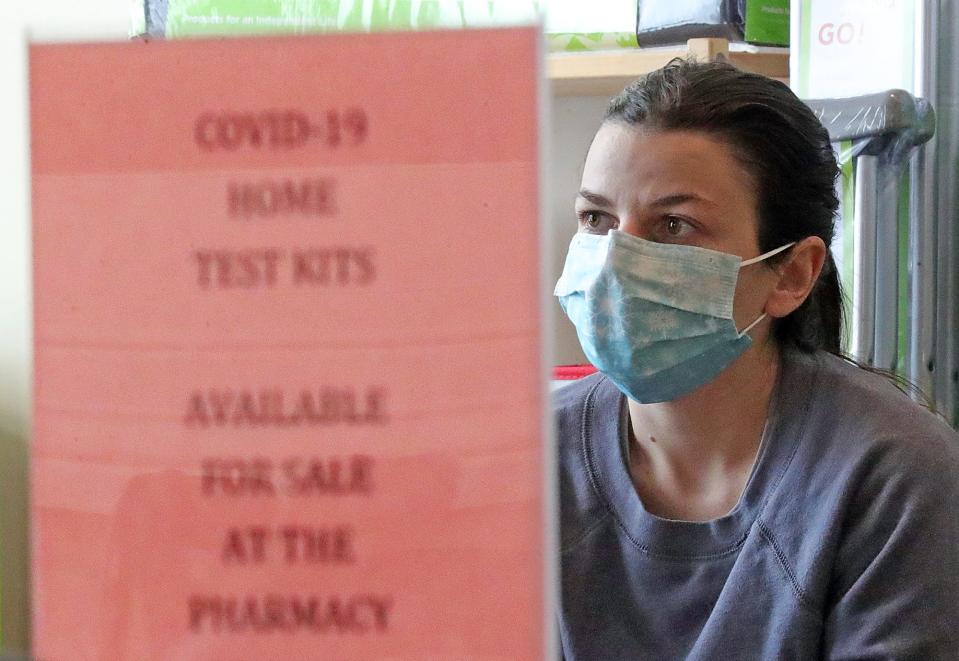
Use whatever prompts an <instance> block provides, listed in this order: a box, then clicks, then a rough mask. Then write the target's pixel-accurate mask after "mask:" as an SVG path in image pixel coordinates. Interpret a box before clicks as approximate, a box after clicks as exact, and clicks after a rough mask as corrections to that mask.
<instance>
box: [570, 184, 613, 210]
mask: <svg viewBox="0 0 959 661" xmlns="http://www.w3.org/2000/svg"><path fill="white" fill-rule="evenodd" d="M576 196H577V197H581V198H583V199H584V200H586V201H587V202H589V203H590V204H595V205H596V206H599V207H612V206H613V203H612V202H610V201H609V199H608V198H605V197H603V196H602V195H600V194H599V193H594V192H593V191H591V190H588V189H586V188H580V189H579V193H577V194H576Z"/></svg>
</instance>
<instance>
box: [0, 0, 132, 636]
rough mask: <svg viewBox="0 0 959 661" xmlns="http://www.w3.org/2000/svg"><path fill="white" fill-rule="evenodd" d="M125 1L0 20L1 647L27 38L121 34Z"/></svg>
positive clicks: (14, 531)
mask: <svg viewBox="0 0 959 661" xmlns="http://www.w3.org/2000/svg"><path fill="white" fill-rule="evenodd" d="M130 6H131V5H130V2H129V0H80V1H78V0H31V1H30V2H12V3H7V6H5V7H4V10H3V20H2V21H0V89H2V90H3V91H4V93H3V98H4V102H3V104H0V126H2V127H4V129H3V130H2V131H0V135H2V138H0V140H2V143H0V173H2V176H0V621H2V627H3V629H2V631H3V636H4V640H3V651H5V652H10V651H14V652H15V651H23V650H26V649H27V641H28V635H29V606H28V604H29V601H28V575H29V567H28V556H27V546H28V544H27V539H28V531H27V439H28V438H29V420H30V396H29V395H30V373H31V353H32V349H31V332H32V328H31V308H30V229H29V227H30V225H29V190H30V189H29V176H28V165H27V164H28V160H27V159H28V155H27V151H28V145H29V137H28V136H29V132H28V128H27V127H28V124H27V76H26V73H27V62H26V43H27V40H28V39H30V40H32V41H55V40H61V41H62V40H68V39H70V40H79V39H82V40H87V39H126V38H127V35H128V33H129V26H130V25H131V19H130ZM78 616H81V617H82V615H81V612H80V611H78Z"/></svg>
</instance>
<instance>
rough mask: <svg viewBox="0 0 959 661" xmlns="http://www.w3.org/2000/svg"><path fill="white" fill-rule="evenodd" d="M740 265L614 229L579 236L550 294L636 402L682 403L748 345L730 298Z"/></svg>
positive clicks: (590, 352) (596, 359)
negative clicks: (676, 401) (681, 398)
mask: <svg viewBox="0 0 959 661" xmlns="http://www.w3.org/2000/svg"><path fill="white" fill-rule="evenodd" d="M792 245H793V244H792V243H790V244H787V245H785V246H782V247H780V248H777V249H776V250H772V251H770V252H767V253H765V254H763V255H760V256H759V257H755V258H753V259H749V260H746V261H743V260H742V258H740V257H738V256H736V255H730V254H727V253H724V252H718V251H715V250H707V249H705V248H699V247H696V246H686V245H675V244H667V243H654V242H652V241H646V240H644V239H640V238H638V237H635V236H633V235H631V234H627V233H624V232H621V231H618V230H612V231H610V232H609V233H608V234H588V233H584V232H580V233H578V234H576V235H575V236H574V237H573V240H572V242H571V243H570V246H569V254H568V255H567V257H566V266H565V267H564V268H563V274H562V276H560V279H559V281H558V282H557V283H556V289H555V291H554V292H553V293H554V294H555V295H556V296H557V297H559V302H560V305H562V306H563V309H564V310H565V311H566V314H567V316H569V318H570V320H571V321H572V322H573V325H575V326H576V333H577V335H578V336H579V341H580V344H581V345H582V347H583V351H584V352H585V354H586V357H587V358H588V359H589V361H590V362H591V363H592V364H593V365H595V366H596V368H597V369H598V370H600V371H601V372H603V373H604V374H606V376H607V377H609V379H610V380H611V381H612V382H613V383H615V384H616V386H617V387H618V388H619V389H620V390H621V391H622V392H623V393H624V394H625V395H626V396H627V397H629V398H630V399H632V400H634V401H636V402H640V403H643V404H648V403H653V402H665V401H669V400H672V399H676V398H677V397H680V396H682V395H684V394H686V393H688V392H691V391H693V390H695V389H696V388H698V387H699V386H701V385H703V384H705V383H708V382H709V381H711V380H713V379H714V378H716V376H718V375H719V373H720V372H722V371H723V370H724V369H726V367H727V366H728V365H729V364H730V363H731V362H733V361H734V360H735V359H736V358H738V357H739V356H740V355H741V354H742V353H743V352H744V351H745V350H746V349H747V348H749V345H750V344H751V343H752V340H751V339H750V337H749V335H747V333H748V332H749V331H750V330H751V329H752V328H753V327H754V326H755V325H756V324H758V323H759V322H760V321H762V320H763V318H764V317H765V316H766V315H765V313H763V314H762V315H760V317H759V318H758V319H756V320H755V321H754V322H753V323H751V324H749V326H747V327H746V328H744V329H742V330H741V331H740V330H737V328H736V324H735V322H734V321H733V296H734V294H735V292H736V281H737V279H738V277H739V269H740V268H742V267H743V266H747V265H749V264H755V263H756V262H760V261H762V260H764V259H767V258H769V257H772V256H773V255H775V254H777V253H779V252H782V251H783V250H786V249H787V248H789V247H791V246H792Z"/></svg>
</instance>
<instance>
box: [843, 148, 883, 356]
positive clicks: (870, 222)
mask: <svg viewBox="0 0 959 661" xmlns="http://www.w3.org/2000/svg"><path fill="white" fill-rule="evenodd" d="M878 167H879V157H878V156H873V155H871V154H862V155H860V156H859V158H858V159H856V210H855V214H854V216H853V245H854V246H855V248H854V250H853V255H854V258H853V267H852V268H853V285H852V346H851V347H850V348H851V349H852V355H853V358H855V359H856V360H858V361H859V362H861V363H863V364H865V365H872V364H873V360H874V358H875V355H874V348H875V347H874V340H875V333H876V330H875V319H876V207H877V200H878V190H877V175H878Z"/></svg>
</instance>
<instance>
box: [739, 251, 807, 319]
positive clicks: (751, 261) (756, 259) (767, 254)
mask: <svg viewBox="0 0 959 661" xmlns="http://www.w3.org/2000/svg"><path fill="white" fill-rule="evenodd" d="M794 245H796V242H795V241H793V242H792V243H787V244H786V245H784V246H779V247H778V248H776V249H775V250H770V251H769V252H764V253H763V254H761V255H760V256H759V257H753V258H752V259H747V260H745V261H742V262H740V263H739V268H742V267H744V266H749V265H750V264H756V263H758V262H761V261H763V260H764V259H769V258H770V257H772V256H773V255H778V254H779V253H781V252H782V251H784V250H789V249H790V248H792V247H793V246H794ZM766 316H767V315H766V313H765V312H763V313H762V314H761V315H759V317H758V318H757V319H756V321H754V322H753V323H751V324H749V325H748V326H746V327H745V328H744V329H742V330H741V331H739V332H738V333H737V334H736V337H742V336H743V335H745V334H746V333H748V332H749V331H751V330H752V329H753V328H755V327H756V326H757V325H758V324H759V322H761V321H762V320H763V319H765V318H766Z"/></svg>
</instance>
